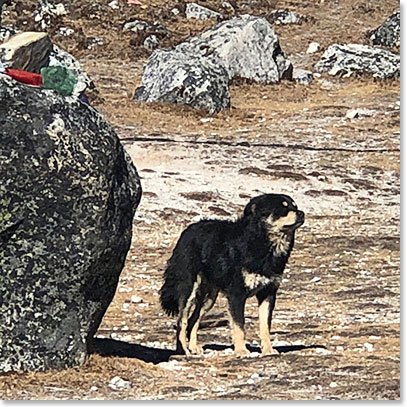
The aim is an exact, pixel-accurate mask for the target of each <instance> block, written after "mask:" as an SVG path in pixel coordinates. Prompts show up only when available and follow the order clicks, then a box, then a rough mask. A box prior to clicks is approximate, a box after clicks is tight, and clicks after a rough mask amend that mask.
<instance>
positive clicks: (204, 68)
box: [134, 49, 230, 113]
mask: <svg viewBox="0 0 407 407" xmlns="http://www.w3.org/2000/svg"><path fill="white" fill-rule="evenodd" d="M134 98H135V99H136V100H138V101H144V102H155V101H160V102H169V103H181V104H186V105H188V106H191V107H194V108H197V109H203V110H207V111H208V112H210V113H215V112H219V111H220V110H222V109H226V108H227V107H229V106H230V94H229V87H228V76H227V72H226V70H225V68H224V67H223V65H222V64H219V62H218V61H217V59H216V58H215V59H214V58H201V57H200V56H196V55H190V54H186V53H184V52H180V51H178V50H176V49H175V50H157V51H155V52H154V53H153V55H152V56H151V57H150V59H149V60H148V62H147V65H146V68H145V70H144V74H143V82H142V84H141V86H140V87H138V88H137V89H136V92H135V95H134Z"/></svg>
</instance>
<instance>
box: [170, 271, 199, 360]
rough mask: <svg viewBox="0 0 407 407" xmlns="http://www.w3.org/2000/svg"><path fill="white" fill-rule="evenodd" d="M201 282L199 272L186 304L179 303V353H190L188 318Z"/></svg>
mask: <svg viewBox="0 0 407 407" xmlns="http://www.w3.org/2000/svg"><path fill="white" fill-rule="evenodd" d="M200 284H201V276H200V275H199V274H198V275H197V276H196V281H195V282H194V285H193V287H192V290H191V293H190V294H189V296H188V298H187V300H186V302H185V304H181V303H180V305H179V309H180V313H179V316H178V321H177V344H176V353H178V354H186V355H189V351H188V344H187V327H188V319H189V318H190V316H191V314H192V307H193V306H194V304H195V303H196V299H197V298H196V296H197V291H198V289H199V286H200ZM181 301H182V300H181ZM184 301H185V300H184ZM184 301H182V302H184Z"/></svg>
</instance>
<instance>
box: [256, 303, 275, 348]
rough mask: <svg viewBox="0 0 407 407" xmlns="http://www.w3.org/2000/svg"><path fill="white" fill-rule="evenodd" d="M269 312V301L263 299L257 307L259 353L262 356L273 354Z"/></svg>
mask: <svg viewBox="0 0 407 407" xmlns="http://www.w3.org/2000/svg"><path fill="white" fill-rule="evenodd" d="M269 312H270V300H269V299H265V300H264V301H263V302H262V303H261V304H260V305H259V328H260V340H261V353H262V354H263V355H270V354H271V353H273V348H272V346H271V341H270V327H269V322H268V319H269Z"/></svg>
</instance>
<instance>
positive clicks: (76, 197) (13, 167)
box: [0, 75, 141, 372]
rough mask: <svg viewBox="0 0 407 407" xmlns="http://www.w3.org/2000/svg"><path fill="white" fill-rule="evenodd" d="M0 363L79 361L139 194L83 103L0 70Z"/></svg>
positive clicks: (134, 177) (108, 133)
mask: <svg viewBox="0 0 407 407" xmlns="http://www.w3.org/2000/svg"><path fill="white" fill-rule="evenodd" d="M0 129H1V130H0V142H1V146H2V148H1V149H0V162H1V163H2V164H1V166H0V179H1V183H0V371H3V372H7V371H19V370H47V369H51V368H66V367H71V366H77V365H79V364H81V363H83V361H84V359H85V357H86V355H87V348H88V343H89V341H90V340H91V339H92V337H93V335H94V334H95V332H96V330H97V328H98V326H99V324H100V322H101V320H102V317H103V315H104V313H105V311H106V309H107V307H108V305H109V304H110V302H111V300H112V298H113V295H114V293H115V290H116V287H117V282H118V279H119V276H120V272H121V270H122V268H123V265H124V261H125V258H126V254H127V251H128V249H129V247H130V242H131V237H132V220H133V216H134V213H135V210H136V208H137V205H138V203H139V200H140V196H141V187H140V180H139V177H138V174H137V171H136V169H135V167H134V166H133V164H132V163H131V161H130V160H129V158H128V157H127V156H126V153H125V151H124V149H123V147H122V145H121V144H120V142H119V139H118V137H117V135H116V134H115V132H114V130H113V128H112V127H111V126H110V125H109V124H108V123H107V122H106V121H105V120H104V119H103V117H102V116H101V115H100V114H99V113H98V112H97V111H96V110H94V109H92V108H91V107H89V106H88V105H85V104H82V103H81V102H79V101H78V100H77V99H74V98H64V97H62V96H60V95H58V94H56V93H55V92H53V91H50V90H43V89H37V88H32V87H29V86H24V85H21V84H18V83H16V82H14V81H12V80H11V79H10V78H8V77H6V76H5V75H0Z"/></svg>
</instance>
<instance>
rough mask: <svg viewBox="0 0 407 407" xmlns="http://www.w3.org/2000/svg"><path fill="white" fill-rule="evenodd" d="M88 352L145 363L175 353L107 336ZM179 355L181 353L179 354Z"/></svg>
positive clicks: (291, 348) (283, 350) (280, 349)
mask: <svg viewBox="0 0 407 407" xmlns="http://www.w3.org/2000/svg"><path fill="white" fill-rule="evenodd" d="M203 348H204V350H206V349H210V350H215V351H222V350H226V349H233V346H232V345H220V344H208V345H205V346H204V347H203ZM315 348H322V349H326V347H325V346H324V345H308V346H306V345H287V346H275V347H274V349H275V350H277V351H278V352H279V353H287V352H294V351H299V350H304V349H315ZM247 349H248V350H249V351H250V352H258V353H260V351H261V350H260V348H259V347H257V346H251V345H248V346H247ZM88 352H89V353H95V354H98V355H101V356H118V357H126V358H135V359H139V360H143V361H144V362H147V363H153V364H157V363H161V362H168V361H169V360H170V358H171V356H175V355H177V353H176V352H175V350H170V349H160V348H151V347H148V346H144V345H138V344H135V343H134V344H133V343H127V342H123V341H118V340H116V339H107V338H94V339H93V341H92V342H91V344H90V345H89V347H88ZM180 356H181V355H180Z"/></svg>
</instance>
